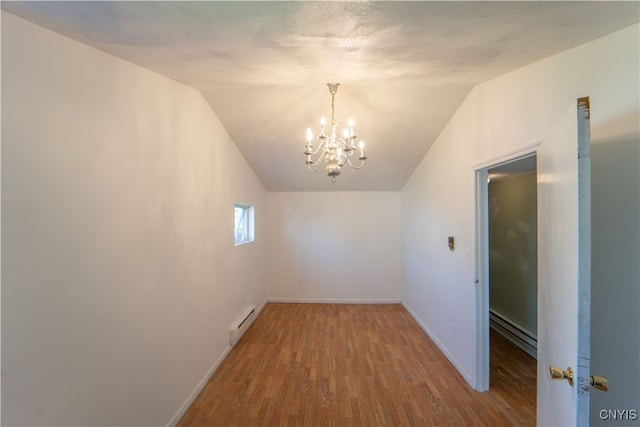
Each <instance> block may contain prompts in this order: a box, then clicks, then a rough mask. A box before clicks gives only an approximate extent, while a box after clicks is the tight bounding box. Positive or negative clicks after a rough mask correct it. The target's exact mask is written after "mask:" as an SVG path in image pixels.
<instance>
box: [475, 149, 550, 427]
mask: <svg viewBox="0 0 640 427" xmlns="http://www.w3.org/2000/svg"><path fill="white" fill-rule="evenodd" d="M537 185H538V183H537V173H536V156H535V155H532V156H528V157H524V158H520V159H517V160H514V161H510V162H507V163H503V164H500V165H497V166H493V167H490V168H489V169H488V170H487V191H486V196H487V211H486V218H487V223H488V240H487V241H486V242H485V248H486V249H487V250H488V254H489V256H488V271H489V275H488V278H489V280H488V282H487V284H488V289H489V307H488V317H489V349H490V350H489V359H490V363H489V393H490V395H491V396H492V397H493V398H494V399H495V400H497V401H498V402H500V403H502V406H503V408H504V410H505V412H507V415H509V417H511V418H512V419H513V420H514V422H516V424H518V425H535V423H536V391H537V390H536V388H537V381H536V380H537V372H536V371H537V362H536V357H537V313H538V277H537V268H538V253H537V252H538V245H537V243H538V239H537V224H538V220H537V214H538V213H537Z"/></svg>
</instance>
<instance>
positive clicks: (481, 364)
mask: <svg viewBox="0 0 640 427" xmlns="http://www.w3.org/2000/svg"><path fill="white" fill-rule="evenodd" d="M488 176H489V171H488V168H485V169H483V170H480V171H476V203H475V209H476V260H475V262H476V265H475V272H476V277H475V286H476V288H475V293H476V343H475V344H476V383H475V386H474V389H475V390H476V391H489V374H490V371H491V366H490V347H489V251H488V250H485V248H484V244H485V243H486V242H489V216H488V213H489V201H488V199H489V197H488V194H489V188H488V183H487V177H488ZM487 246H488V243H487Z"/></svg>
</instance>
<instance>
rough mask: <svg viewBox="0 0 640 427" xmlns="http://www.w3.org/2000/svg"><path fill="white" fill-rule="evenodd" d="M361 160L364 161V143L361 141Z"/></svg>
mask: <svg viewBox="0 0 640 427" xmlns="http://www.w3.org/2000/svg"><path fill="white" fill-rule="evenodd" d="M359 145H360V158H361V159H364V158H365V157H364V141H360V144H359Z"/></svg>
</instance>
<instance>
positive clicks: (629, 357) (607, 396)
mask: <svg viewBox="0 0 640 427" xmlns="http://www.w3.org/2000/svg"><path fill="white" fill-rule="evenodd" d="M636 120H637V119H636ZM591 167H592V184H591V185H592V189H591V195H592V247H593V249H592V263H591V273H592V284H591V301H592V304H591V372H592V373H593V374H594V375H603V376H606V377H607V378H608V379H609V383H610V384H611V387H610V389H609V391H608V392H607V393H603V392H599V391H594V392H593V393H591V425H592V426H598V425H602V426H604V425H612V422H613V424H615V425H637V423H638V420H639V419H640V414H638V412H640V407H638V405H639V404H640V388H638V383H640V365H639V364H638V360H640V314H639V311H638V304H639V303H640V285H639V284H640V268H639V267H638V260H639V259H640V136H639V135H638V134H635V135H630V136H623V137H617V138H614V139H604V140H598V141H594V143H593V144H592V148H591ZM625 409H626V410H628V412H626V414H627V415H626V418H625V412H624V410H625ZM609 410H620V412H618V413H614V414H613V415H612V413H610V412H607V411H609ZM632 410H635V411H636V419H635V420H634V419H631V417H632V413H631V412H629V411H632ZM603 411H604V412H603ZM612 416H614V417H619V418H617V419H613V418H611V417H612ZM623 418H624V419H623Z"/></svg>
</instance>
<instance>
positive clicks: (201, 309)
mask: <svg viewBox="0 0 640 427" xmlns="http://www.w3.org/2000/svg"><path fill="white" fill-rule="evenodd" d="M2 67H3V69H2V89H3V90H2V115H3V117H2V119H3V120H2V125H3V127H2V266H3V269H2V297H3V298H2V399H3V402H2V407H3V410H4V411H3V414H2V415H3V419H2V423H3V424H6V425H87V426H88V425H163V424H166V423H168V422H169V421H170V420H172V417H174V415H175V414H177V413H178V412H179V409H180V408H181V405H183V403H185V401H187V399H188V397H189V395H190V394H191V393H192V392H193V391H194V389H195V387H196V385H197V384H198V382H199V381H201V380H202V379H203V378H204V377H205V374H206V373H207V372H208V371H209V370H210V368H211V367H212V366H213V365H214V364H215V363H216V361H217V360H219V358H220V357H222V356H223V355H225V352H226V351H227V349H228V328H229V325H230V323H231V322H232V320H233V319H234V318H235V317H236V316H237V315H238V313H239V312H240V311H241V309H243V308H245V307H246V306H247V305H248V304H250V303H254V304H257V305H259V304H261V303H263V302H264V301H265V299H266V286H265V281H264V277H265V254H264V250H265V233H264V227H265V225H266V222H265V206H266V200H265V199H266V193H265V191H264V189H263V187H262V185H261V184H260V183H259V181H258V180H257V178H256V176H255V175H254V173H253V172H252V170H251V169H250V168H249V166H248V164H247V163H246V161H245V160H244V158H243V157H242V156H241V155H240V153H239V151H238V150H237V149H236V147H235V145H234V144H233V142H232V141H231V139H230V138H229V136H228V135H227V133H226V131H225V130H224V128H223V127H222V125H221V124H220V122H219V121H218V119H217V117H216V116H215V115H214V114H213V113H212V111H211V109H210V108H209V106H208V104H207V102H206V101H205V100H204V99H203V97H202V95H201V94H200V93H199V92H197V91H194V90H192V89H189V88H187V87H185V86H183V85H181V84H178V83H176V82H174V81H171V80H168V79H166V78H164V77H162V76H159V75H157V74H154V73H151V72H149V71H147V70H144V69H142V68H139V67H137V66H134V65H132V64H130V63H127V62H125V61H122V60H120V59H117V58H114V57H112V56H110V55H107V54H105V53H102V52H100V51H97V50H95V49H92V48H89V47H87V46H85V45H81V44H79V43H76V42H74V41H71V40H69V39H66V38H64V37H61V36H59V35H57V34H55V33H52V32H50V31H48V30H45V29H42V28H40V27H37V26H34V25H32V24H30V23H27V22H26V21H23V20H21V19H19V18H16V17H14V16H12V15H10V14H8V13H5V12H2ZM234 202H242V203H251V204H254V205H255V206H256V220H257V231H256V242H255V243H252V244H247V245H243V246H240V247H234V244H233V203H234Z"/></svg>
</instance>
